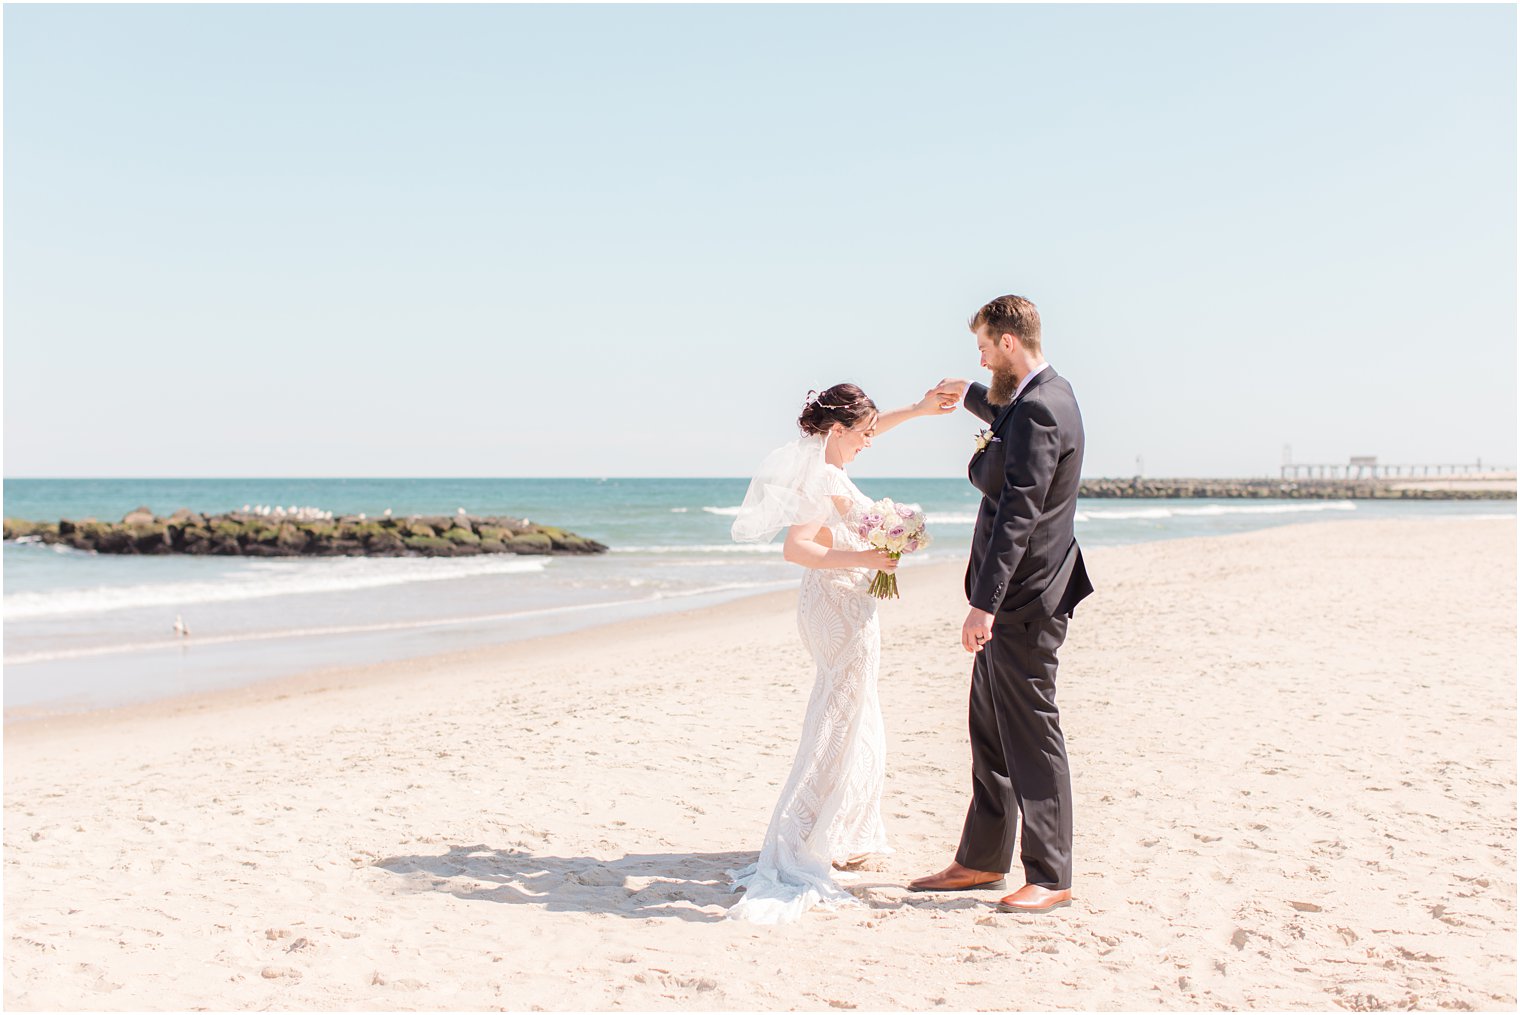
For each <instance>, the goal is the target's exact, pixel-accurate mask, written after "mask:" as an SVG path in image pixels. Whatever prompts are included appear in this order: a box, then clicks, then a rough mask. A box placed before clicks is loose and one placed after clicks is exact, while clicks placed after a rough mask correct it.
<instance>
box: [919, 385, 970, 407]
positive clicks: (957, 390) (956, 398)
mask: <svg viewBox="0 0 1520 1015" xmlns="http://www.w3.org/2000/svg"><path fill="white" fill-rule="evenodd" d="M970 386H971V382H970V381H960V380H956V379H954V378H952V377H946V378H945V379H944V380H942V381H940V382H939V383H938V384H936V385H935V386H934V387H933V389H932V390H931V391H930V392H929V394H927V395H925V396H924V398H925V399H926V400H927V399H928V398H930V397H933V398H937V399H939V406H940V409H941V410H943V411H946V412H948V411H949V410H951V409H953V408H955V407H956V405H957V404H958V403H959V402H960V400H961V399H962V398H964V397H966V389H967V388H968V387H970Z"/></svg>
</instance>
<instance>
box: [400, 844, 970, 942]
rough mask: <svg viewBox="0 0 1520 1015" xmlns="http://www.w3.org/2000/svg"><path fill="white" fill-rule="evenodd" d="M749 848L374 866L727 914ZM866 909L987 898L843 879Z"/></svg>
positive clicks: (642, 910)
mask: <svg viewBox="0 0 1520 1015" xmlns="http://www.w3.org/2000/svg"><path fill="white" fill-rule="evenodd" d="M757 856H758V854H757V853H756V852H755V851H753V850H749V851H740V852H731V853H630V854H629V855H627V856H625V857H623V858H622V859H620V860H598V859H596V858H595V857H589V856H576V857H563V856H539V855H537V854H533V853H525V852H522V851H520V850H509V849H492V848H491V847H490V846H485V845H473V846H450V847H449V849H448V852H446V853H442V854H434V855H430V856H422V855H412V856H392V857H387V858H385V859H384V860H377V861H375V862H374V863H373V864H372V865H371V866H373V867H378V868H380V869H381V870H385V871H389V872H391V873H392V874H397V875H400V876H401V877H402V878H403V883H402V887H401V889H400V890H401V891H410V892H446V893H448V894H450V895H452V896H454V897H455V898H458V899H465V900H469V901H476V902H505V903H516V904H519V905H521V904H529V905H538V906H543V907H544V908H545V909H548V910H551V911H556V912H573V913H608V914H610V915H613V916H621V917H625V918H627V919H631V920H647V919H671V918H675V919H680V920H688V921H691V922H696V923H712V922H716V921H719V920H722V919H724V916H725V913H726V912H727V910H728V907H729V906H731V905H733V904H734V902H735V901H736V899H737V898H738V896H736V895H735V894H734V893H732V892H731V891H730V890H729V876H728V872H729V871H731V870H738V869H739V868H741V867H745V866H747V865H749V864H752V863H754V862H755V860H756V858H757ZM846 887H847V888H848V889H849V891H850V892H851V893H852V894H853V895H855V896H856V898H858V899H860V901H861V902H863V903H865V905H866V906H867V907H869V909H874V910H884V909H900V908H904V907H907V908H914V909H941V910H953V909H972V908H981V907H984V906H986V905H987V903H986V901H985V900H980V899H970V898H966V897H964V896H962V897H946V896H944V895H916V894H912V893H908V892H906V891H904V890H903V888H902V886H901V885H900V884H892V883H871V882H866V881H856V882H853V883H850V884H849V885H847V886H846Z"/></svg>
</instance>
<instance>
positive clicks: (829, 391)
mask: <svg viewBox="0 0 1520 1015" xmlns="http://www.w3.org/2000/svg"><path fill="white" fill-rule="evenodd" d="M874 415H876V403H875V402H873V401H871V400H870V399H869V398H867V397H866V393H865V392H864V391H861V390H860V388H858V387H856V386H855V385H853V384H836V385H834V386H833V387H832V388H826V389H825V390H823V391H809V392H808V394H807V402H806V403H804V404H803V407H802V415H800V416H798V417H797V425H798V426H799V427H801V428H802V432H803V433H805V434H821V433H828V432H829V430H830V429H832V428H833V426H834V424H835V423H842V424H844V428H845V429H846V430H848V429H851V428H852V427H854V426H855V425H856V424H857V423H859V422H860V421H861V420H864V419H870V418H871V417H872V416H874Z"/></svg>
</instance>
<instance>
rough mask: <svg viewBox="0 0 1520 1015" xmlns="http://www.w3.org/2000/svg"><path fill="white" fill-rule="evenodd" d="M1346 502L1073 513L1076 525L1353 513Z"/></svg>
mask: <svg viewBox="0 0 1520 1015" xmlns="http://www.w3.org/2000/svg"><path fill="white" fill-rule="evenodd" d="M1355 510H1356V505H1355V504H1353V503H1352V502H1351V501H1349V500H1323V501H1303V502H1294V503H1292V504H1201V505H1199V506H1198V507H1146V508H1121V509H1119V510H1106V509H1101V508H1096V509H1095V508H1089V509H1088V510H1086V511H1078V512H1077V521H1079V522H1086V521H1097V520H1102V521H1135V520H1137V519H1152V518H1212V517H1218V516H1221V515H1287V514H1300V513H1303V512H1312V511H1355Z"/></svg>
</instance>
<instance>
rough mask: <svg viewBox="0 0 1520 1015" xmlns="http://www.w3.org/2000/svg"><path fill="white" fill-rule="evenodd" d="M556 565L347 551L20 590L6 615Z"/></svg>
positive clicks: (229, 598) (223, 598)
mask: <svg viewBox="0 0 1520 1015" xmlns="http://www.w3.org/2000/svg"><path fill="white" fill-rule="evenodd" d="M224 559H225V558H224ZM548 564H549V558H547V557H534V558H531V559H530V558H523V557H508V558H506V559H502V558H499V557H360V558H354V557H347V558H334V559H332V560H304V561H285V562H280V561H269V560H266V561H255V562H253V563H251V564H249V565H248V566H247V567H246V569H245V570H243V571H241V572H238V573H234V574H230V575H227V576H226V577H224V578H219V579H217V580H214V581H178V582H164V583H162V584H157V585H102V586H96V587H94V588H86V589H60V590H56V591H52V592H15V593H12V594H10V595H7V596H6V597H5V618H6V619H7V620H19V619H31V618H36V617H58V616H77V615H80V614H90V613H107V612H110V611H112V610H129V609H133V608H136V607H143V606H185V605H189V604H192V603H228V602H238V601H241V600H245V599H263V598H267V597H270V596H289V595H301V594H305V593H314V592H316V593H320V592H347V591H350V590H353V589H369V588H381V587H384V586H387V585H406V584H409V583H411V582H425V581H448V580H450V579H456V578H470V577H475V576H478V575H496V574H527V573H533V572H538V571H542V570H543V569H544V568H545V567H547V566H548Z"/></svg>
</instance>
